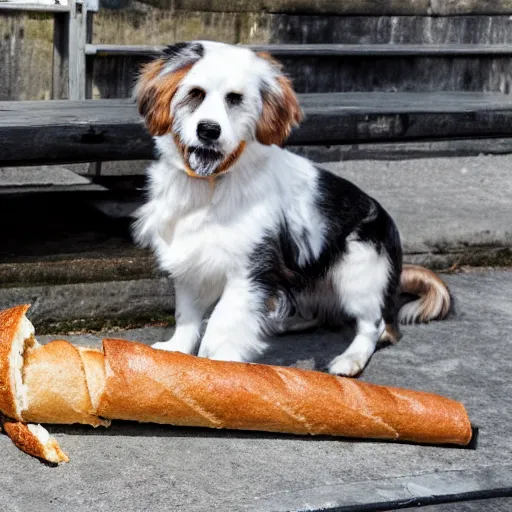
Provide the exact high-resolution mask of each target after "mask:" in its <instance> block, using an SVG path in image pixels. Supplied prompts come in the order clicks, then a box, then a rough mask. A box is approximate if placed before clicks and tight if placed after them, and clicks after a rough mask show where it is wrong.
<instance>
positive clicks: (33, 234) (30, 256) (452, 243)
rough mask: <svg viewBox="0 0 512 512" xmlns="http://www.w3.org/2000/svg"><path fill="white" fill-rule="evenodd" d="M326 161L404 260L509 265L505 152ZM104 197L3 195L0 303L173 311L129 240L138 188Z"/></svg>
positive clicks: (47, 309)
mask: <svg viewBox="0 0 512 512" xmlns="http://www.w3.org/2000/svg"><path fill="white" fill-rule="evenodd" d="M324 165H325V166H326V167H327V168H329V169H331V170H332V171H333V172H336V173H339V174H341V175H342V176H344V177H346V178H348V179H350V180H351V181H353V182H354V183H356V184H357V185H359V186H360V187H361V188H363V189H364V190H365V191H367V192H368V193H370V194H372V195H373V196H374V197H375V198H376V199H378V200H379V201H380V202H381V203H382V204H383V206H384V207H385V208H386V209H388V210H389V212H390V213H391V214H392V216H393V217H394V218H395V220H396V222H397V224H398V226H399V229H400V232H401V235H402V239H403V245H404V260H405V261H406V262H411V263H418V264H421V265H426V266H429V267H432V268H435V269H441V270H442V269H445V270H446V269H449V268H450V267H452V266H454V265H455V266H459V267H460V266H465V265H470V266H512V230H511V226H512V209H511V208H510V197H512V175H511V174H510V169H511V168H512V156H494V157H473V158H438V159H421V160H405V161H400V162H389V161H375V160H371V161H359V162H357V161H353V162H352V161H351V162H332V163H329V164H324ZM109 194H110V195H105V194H102V195H101V197H96V198H91V196H90V194H76V193H75V194H70V193H66V194H44V195H37V196H32V197H28V196H27V197H23V198H18V197H17V198H14V197H12V198H10V199H9V198H4V199H3V200H2V203H1V206H0V208H1V209H2V215H1V216H0V231H1V232H2V233H3V234H4V237H5V239H6V240H9V243H8V244H4V245H3V246H1V247H0V283H2V288H0V307H7V306H9V305H11V304H14V303H17V302H27V301H28V302H35V303H36V307H35V308H34V310H33V315H34V321H35V322H36V323H37V324H38V325H42V324H43V323H44V324H45V325H46V326H47V327H48V328H55V326H57V328H58V324H59V322H63V321H68V320H74V319H81V320H82V324H81V325H86V324H87V322H90V321H91V319H96V320H97V319H98V318H99V317H103V318H106V319H112V318H118V319H121V318H127V317H129V318H132V319H133V318H134V317H135V316H137V315H139V316H140V318H141V320H143V321H146V320H147V319H148V318H150V317H152V316H154V315H156V316H158V315H160V314H164V315H168V314H171V313H172V312H173V309H174V299H173V291H172V283H171V282H170V281H169V280H168V279H167V278H166V277H165V276H164V275H162V274H161V273H160V272H158V270H157V269H156V265H155V263H154V259H153V257H152V255H151V253H150V252H148V251H143V250H140V249H138V248H136V247H135V245H134V244H133V241H132V238H131V234H130V222H131V221H130V218H129V215H130V213H131V211H132V210H133V208H135V207H136V205H137V204H140V201H141V197H140V194H139V193H138V192H136V191H135V192H132V193H131V195H128V194H127V193H122V194H113V193H109ZM96 320H95V322H96ZM96 323H97V322H96ZM52 325H53V327H52Z"/></svg>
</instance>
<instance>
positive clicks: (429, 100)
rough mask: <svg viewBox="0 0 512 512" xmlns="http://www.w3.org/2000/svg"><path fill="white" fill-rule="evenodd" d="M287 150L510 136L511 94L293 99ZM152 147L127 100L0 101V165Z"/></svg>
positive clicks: (135, 153) (102, 157)
mask: <svg viewBox="0 0 512 512" xmlns="http://www.w3.org/2000/svg"><path fill="white" fill-rule="evenodd" d="M299 98H300V101H301V104H302V106H303V108H304V112H305V120H304V122H303V123H302V125H301V127H300V128H299V129H297V130H296V131H295V132H294V133H293V134H292V136H291V137H290V140H289V144H292V145H334V144H345V143H363V142H407V141H422V140H434V141H435V140H447V139H453V138H457V139H461V138H463V139H471V138H495V137H500V138H507V137H512V96H508V95H503V94H484V93H459V92H457V93H329V94H304V95H299ZM152 156H153V142H152V140H151V138H150V136H149V135H148V133H147V132H146V130H145V128H144V126H143V123H142V121H141V120H140V118H139V116H138V114H137V111H136V108H135V105H134V104H133V102H132V101H131V100H85V101H27V102H0V166H8V165H11V166H12V165H25V164H42V163H53V164H56V163H65V162H85V161H97V160H98V161H108V160H132V159H146V158H151V157H152Z"/></svg>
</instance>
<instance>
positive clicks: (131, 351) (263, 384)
mask: <svg viewBox="0 0 512 512" xmlns="http://www.w3.org/2000/svg"><path fill="white" fill-rule="evenodd" d="M103 347H104V353H105V373H106V385H105V391H104V394H103V396H102V398H101V401H100V404H99V408H98V414H99V415H100V416H104V417H106V418H116V419H124V420H133V421H140V422H154V423H168V424H173V425H186V426H200V427H213V428H229V429H243V430H263V431H270V432H287V433H292V434H312V435H318V434H323V435H336V436H346V437H357V438H374V439H392V440H403V441H414V442H417V443H435V444H445V443H453V444H459V445H467V444H468V443H469V441H470V440H471V435H472V432H471V424H470V422H469V418H468V416H467V413H466V410H465V408H464V406H463V405H462V404H461V403H459V402H456V401H454V400H450V399H448V398H444V397H441V396H438V395H433V394H430V393H424V392H418V391H410V390H404V389H398V388H390V387H382V386H377V385H374V384H369V383H366V382H361V381H356V380H354V379H349V378H343V377H336V376H333V375H329V374H326V373H320V372H312V371H306V370H300V369H297V368H284V367H276V366H266V365H259V364H247V363H230V362H221V361H212V360H209V359H204V358H199V357H195V356H189V355H185V354H181V353H178V352H164V351H158V350H154V349H152V348H150V347H148V346H146V345H144V344H141V343H137V342H130V341H126V340H116V339H105V340H103Z"/></svg>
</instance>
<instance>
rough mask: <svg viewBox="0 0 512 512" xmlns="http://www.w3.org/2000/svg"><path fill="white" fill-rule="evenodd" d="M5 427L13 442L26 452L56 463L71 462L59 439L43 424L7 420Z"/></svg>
mask: <svg viewBox="0 0 512 512" xmlns="http://www.w3.org/2000/svg"><path fill="white" fill-rule="evenodd" d="M3 428H4V430H5V433H6V434H7V435H8V436H9V437H10V438H11V440H12V442H13V443H14V444H15V445H16V446H17V447H18V448H19V449H20V450H22V451H24V452H25V453H28V454H29V455H32V456H33V457H37V458H39V459H43V460H46V461H48V462H53V463H55V464H58V463H60V462H69V458H68V456H67V455H66V454H65V453H64V452H63V451H62V450H61V449H60V446H59V444H58V443H57V441H56V440H55V439H53V438H52V437H50V434H49V433H48V431H47V430H46V429H45V428H44V427H42V426H41V425H25V424H24V423H22V422H21V421H9V420H6V421H4V424H3Z"/></svg>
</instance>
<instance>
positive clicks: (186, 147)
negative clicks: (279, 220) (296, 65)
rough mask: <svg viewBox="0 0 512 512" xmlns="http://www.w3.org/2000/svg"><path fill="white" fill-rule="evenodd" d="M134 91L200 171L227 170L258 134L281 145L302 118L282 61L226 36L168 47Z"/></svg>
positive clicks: (159, 129) (151, 124) (147, 114)
mask: <svg viewBox="0 0 512 512" xmlns="http://www.w3.org/2000/svg"><path fill="white" fill-rule="evenodd" d="M135 94H136V98H137V102H138V105H139V112H140V113H141V115H142V116H143V117H144V118H145V120H146V125H147V127H148V130H149V132H150V133H151V135H153V136H163V135H168V134H170V135H172V138H173V140H174V143H175V144H176V145H177V147H178V148H179V150H180V152H181V154H182V156H183V159H184V162H185V164H186V169H187V172H188V173H189V174H190V175H193V176H195V177H210V176H215V175H218V174H221V173H223V172H226V171H227V170H228V169H229V168H230V166H231V165H232V164H233V163H234V162H235V161H236V160H237V159H238V157H239V156H240V155H241V153H242V152H243V150H244V148H245V145H246V144H248V143H250V142H252V141H258V142H259V143H261V144H265V145H271V144H277V145H282V144H283V143H284V141H285V140H286V139H287V137H288V136H289V134H290V131H291V129H292V128H293V126H295V125H297V124H298V123H299V122H300V120H301V118H302V113H301V109H300V107H299V104H298V101H297V97H296V96H295V93H294V92H293V89H292V87H291V83H290V81H289V79H288V78H286V77H285V76H284V75H283V73H282V71H281V66H280V64H279V63H278V62H277V61H275V60H273V59H272V58H271V57H270V56H269V55H267V54H262V53H259V54H257V53H254V52H252V51H250V50H248V49H246V48H242V47H237V46H231V45H226V44H222V43H213V42H191V43H179V44H176V45H173V46H169V47H167V48H166V49H165V50H164V51H163V52H162V54H161V55H160V56H158V57H157V58H156V59H154V60H153V61H151V62H150V63H148V64H146V65H145V66H144V68H143V69H142V73H141V75H140V77H139V80H138V83H137V86H136V89H135Z"/></svg>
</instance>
